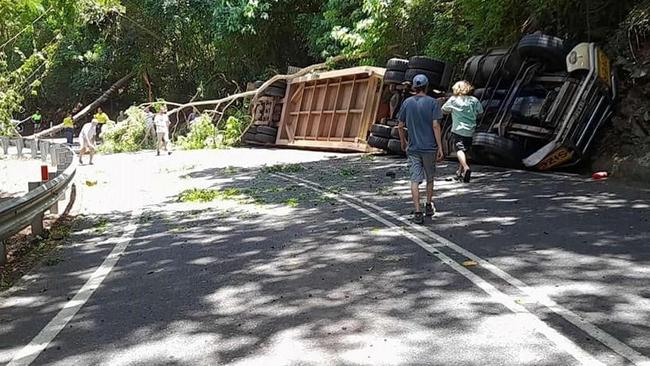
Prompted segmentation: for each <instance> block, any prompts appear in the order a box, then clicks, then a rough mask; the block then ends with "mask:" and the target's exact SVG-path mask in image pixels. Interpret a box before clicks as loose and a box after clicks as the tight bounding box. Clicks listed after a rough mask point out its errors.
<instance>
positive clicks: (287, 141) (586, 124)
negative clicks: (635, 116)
mask: <svg viewBox="0 0 650 366" xmlns="http://www.w3.org/2000/svg"><path fill="white" fill-rule="evenodd" d="M452 70H453V67H452V65H450V64H448V63H445V62H442V61H437V60H433V59H430V58H426V57H421V56H415V57H412V58H411V59H409V60H402V59H391V60H389V61H388V63H387V64H386V68H378V67H356V68H350V69H344V70H335V71H327V72H321V73H312V74H309V75H306V76H303V77H300V78H296V79H293V80H290V81H289V82H288V83H277V84H274V85H272V86H271V87H269V88H267V90H265V91H264V93H265V94H266V95H265V97H263V98H260V99H259V100H258V102H257V103H256V105H255V106H254V107H253V120H254V125H253V126H251V127H250V128H249V130H248V131H247V132H246V133H245V134H244V136H243V140H244V142H246V143H249V144H263V145H275V146H287V147H298V148H311V149H320V150H338V151H353V152H371V151H377V149H380V150H385V151H388V152H389V153H393V154H402V155H403V151H401V145H400V143H399V135H398V133H397V128H396V126H397V121H396V120H395V119H394V117H395V116H396V114H397V112H398V111H399V108H400V106H401V103H402V102H403V101H404V100H405V99H406V98H408V97H410V95H411V93H410V89H409V86H408V82H409V81H410V80H411V79H412V77H413V76H415V75H416V74H419V73H422V74H425V75H427V77H428V78H429V80H430V81H431V83H430V86H431V90H429V94H430V95H431V96H433V97H437V98H440V101H441V103H442V102H443V100H444V96H445V95H446V93H447V91H448V89H449V86H450V81H451V75H452ZM462 74H463V75H462V78H463V79H465V80H468V81H470V82H471V83H472V84H473V85H474V86H475V87H476V89H475V91H474V93H475V96H476V97H477V98H479V100H480V101H481V103H482V104H483V106H484V110H485V113H484V114H483V115H482V116H481V117H480V120H479V121H478V126H477V132H476V134H475V135H474V140H473V146H472V150H471V156H472V158H473V160H475V161H478V162H481V163H485V164H491V165H498V166H506V167H516V168H528V169H535V170H550V169H558V168H563V167H569V166H572V165H576V164H578V163H580V162H581V160H582V159H583V158H584V157H585V156H586V154H587V152H588V150H589V147H590V146H591V144H592V142H593V140H594V138H595V137H596V135H597V133H598V130H599V129H600V128H601V127H602V126H603V125H604V123H605V122H606V121H607V120H608V119H610V118H611V117H612V115H613V108H614V103H615V100H616V96H617V91H616V80H615V76H614V73H613V72H612V69H611V66H610V61H609V58H608V57H607V55H606V54H605V53H604V52H603V51H602V50H601V49H600V48H598V47H597V46H596V44H594V43H580V44H576V45H567V44H566V43H565V41H563V40H562V39H559V38H556V37H551V36H548V35H543V34H529V35H525V36H523V37H522V38H521V39H520V41H519V42H517V43H516V44H515V45H513V46H512V47H509V48H495V49H490V50H488V51H487V52H486V53H485V54H482V55H477V56H474V57H471V58H470V59H469V60H467V62H466V63H465V67H464V68H463V73H462ZM407 133H408V131H407ZM443 145H444V146H443V148H444V150H445V153H446V155H447V156H453V145H452V141H451V119H450V118H446V119H445V121H444V125H443Z"/></svg>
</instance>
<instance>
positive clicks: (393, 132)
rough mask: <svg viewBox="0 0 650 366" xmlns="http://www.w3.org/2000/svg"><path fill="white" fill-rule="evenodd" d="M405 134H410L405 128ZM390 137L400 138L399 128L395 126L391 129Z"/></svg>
mask: <svg viewBox="0 0 650 366" xmlns="http://www.w3.org/2000/svg"><path fill="white" fill-rule="evenodd" d="M404 134H405V135H406V137H408V135H409V131H408V129H406V128H404ZM390 138H392V139H397V140H399V128H397V127H393V129H392V130H390Z"/></svg>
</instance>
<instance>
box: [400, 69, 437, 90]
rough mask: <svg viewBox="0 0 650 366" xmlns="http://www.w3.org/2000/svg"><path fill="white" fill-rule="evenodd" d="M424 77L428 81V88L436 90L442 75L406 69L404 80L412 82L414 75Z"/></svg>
mask: <svg viewBox="0 0 650 366" xmlns="http://www.w3.org/2000/svg"><path fill="white" fill-rule="evenodd" d="M420 74H422V75H424V76H426V77H427V79H429V87H430V88H437V87H439V86H440V85H441V84H442V75H441V74H439V73H435V72H431V71H428V70H423V69H408V70H406V74H405V79H406V81H409V82H413V78H414V77H415V76H416V75H420Z"/></svg>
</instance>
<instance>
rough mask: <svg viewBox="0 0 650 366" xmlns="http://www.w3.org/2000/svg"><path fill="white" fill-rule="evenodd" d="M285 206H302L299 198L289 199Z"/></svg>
mask: <svg viewBox="0 0 650 366" xmlns="http://www.w3.org/2000/svg"><path fill="white" fill-rule="evenodd" d="M285 204H286V205H287V206H289V207H291V208H296V207H298V204H300V201H299V200H298V199H297V198H289V199H288V200H287V201H286V202H285Z"/></svg>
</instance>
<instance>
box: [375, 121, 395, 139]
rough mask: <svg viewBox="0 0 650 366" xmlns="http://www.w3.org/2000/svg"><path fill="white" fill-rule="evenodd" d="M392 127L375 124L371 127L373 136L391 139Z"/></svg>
mask: <svg viewBox="0 0 650 366" xmlns="http://www.w3.org/2000/svg"><path fill="white" fill-rule="evenodd" d="M390 130H391V127H390V126H386V125H378V124H374V125H372V127H370V133H372V135H373V136H377V137H385V138H390Z"/></svg>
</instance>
